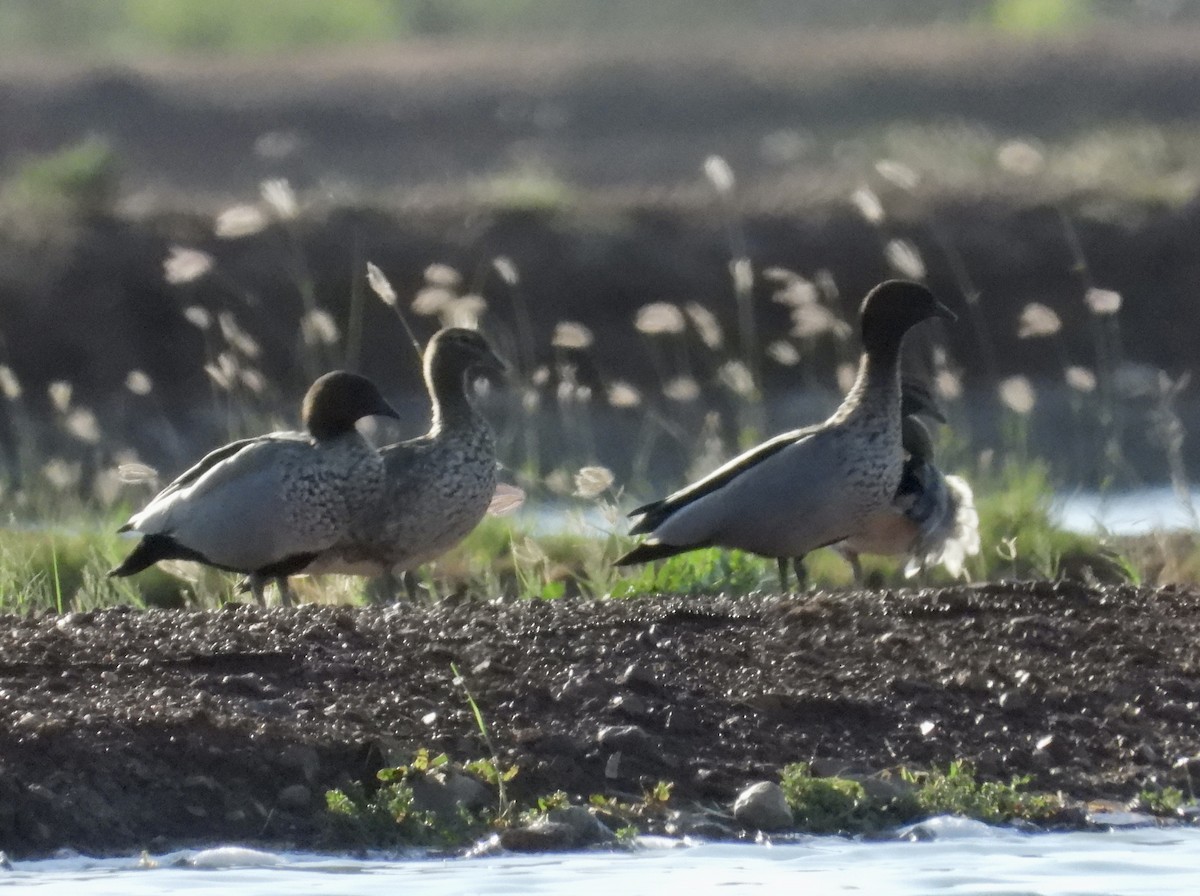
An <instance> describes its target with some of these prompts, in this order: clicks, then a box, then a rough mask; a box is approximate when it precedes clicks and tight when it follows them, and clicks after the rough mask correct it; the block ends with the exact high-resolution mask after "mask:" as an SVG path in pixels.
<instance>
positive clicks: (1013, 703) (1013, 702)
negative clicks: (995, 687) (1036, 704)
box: [1000, 691, 1029, 715]
mask: <svg viewBox="0 0 1200 896" xmlns="http://www.w3.org/2000/svg"><path fill="white" fill-rule="evenodd" d="M1000 708H1001V709H1002V710H1004V711H1005V712H1006V713H1010V714H1012V715H1016V714H1018V713H1022V712H1025V710H1027V709H1029V698H1028V697H1026V696H1025V695H1024V694H1022V693H1021V692H1020V691H1005V692H1004V693H1003V694H1001V695H1000Z"/></svg>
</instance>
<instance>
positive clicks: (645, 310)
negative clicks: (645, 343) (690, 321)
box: [634, 302, 685, 336]
mask: <svg viewBox="0 0 1200 896" xmlns="http://www.w3.org/2000/svg"><path fill="white" fill-rule="evenodd" d="M634 325H635V326H636V327H637V329H638V332H639V333H645V334H647V335H651V336H653V335H661V334H666V333H682V332H683V328H684V326H685V321H684V319H683V312H682V311H680V310H679V306H678V305H673V304H672V303H670V302H651V303H650V304H649V305H643V306H642V307H641V308H639V309H638V312H637V319H636V322H635V324H634Z"/></svg>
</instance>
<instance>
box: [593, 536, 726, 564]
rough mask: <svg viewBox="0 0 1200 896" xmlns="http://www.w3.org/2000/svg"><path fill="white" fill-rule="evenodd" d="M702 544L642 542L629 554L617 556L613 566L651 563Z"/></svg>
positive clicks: (692, 549)
mask: <svg viewBox="0 0 1200 896" xmlns="http://www.w3.org/2000/svg"><path fill="white" fill-rule="evenodd" d="M702 547H705V545H702V544H685V545H677V544H660V543H658V542H650V541H647V542H642V543H641V544H639V545H638V546H637V547H636V548H634V549H633V550H632V551H630V552H629V553H628V554H626V555H625V556H623V557H619V558H617V560H616V562H614V563H613V566H632V565H633V564H635V563H649V562H650V561H651V560H661V559H663V558H664V557H674V556H675V555H676V554H683V553H686V552H687V551H694V550H696V548H702Z"/></svg>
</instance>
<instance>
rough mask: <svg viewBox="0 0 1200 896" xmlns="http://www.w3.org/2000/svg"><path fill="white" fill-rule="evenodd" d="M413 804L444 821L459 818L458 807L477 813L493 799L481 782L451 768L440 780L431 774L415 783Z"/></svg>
mask: <svg viewBox="0 0 1200 896" xmlns="http://www.w3.org/2000/svg"><path fill="white" fill-rule="evenodd" d="M412 790H413V807H414V808H416V809H419V810H421V811H424V812H432V813H433V814H434V815H436V816H438V818H440V819H442V820H444V821H453V820H454V819H457V818H458V815H459V810H460V809H466V810H467V811H469V812H474V811H475V810H477V809H482V808H483V807H484V806H487V805H489V804H490V803H491V802H492V792H491V791H490V790H488V788H487V787H485V786H484V785H483V784H482V783H480V782H479V781H477V780H476V779H475V778H472V777H471V776H470V775H464V774H462V773H461V772H456V771H449V772H447V773H446V774H445V775H444V776H442V777H441V780H439V779H438V777H435V776H432V775H426V776H425V777H422V778H418V779H416V780H415V781H413V783H412Z"/></svg>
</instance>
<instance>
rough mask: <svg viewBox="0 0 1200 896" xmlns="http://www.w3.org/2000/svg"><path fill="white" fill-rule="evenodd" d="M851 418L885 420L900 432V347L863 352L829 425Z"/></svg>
mask: <svg viewBox="0 0 1200 896" xmlns="http://www.w3.org/2000/svg"><path fill="white" fill-rule="evenodd" d="M851 417H861V418H867V417H869V418H872V419H875V420H878V419H880V418H883V419H886V420H887V421H888V423H889V425H894V426H895V428H896V432H897V434H898V433H899V432H900V346H899V345H896V346H895V348H894V349H891V348H889V349H885V350H879V349H876V350H875V351H871V352H866V353H864V354H863V356H862V360H861V361H859V364H858V376H857V377H855V380H854V385H853V386H851V387H850V391H849V393H847V395H846V398H845V399H844V400H843V401H842V404H841V407H839V408H838V409H837V411H836V412H835V413H834V415H833V418H832V420H831V422H836V423H841V422H842V421H845V420H847V419H850V418H851Z"/></svg>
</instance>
